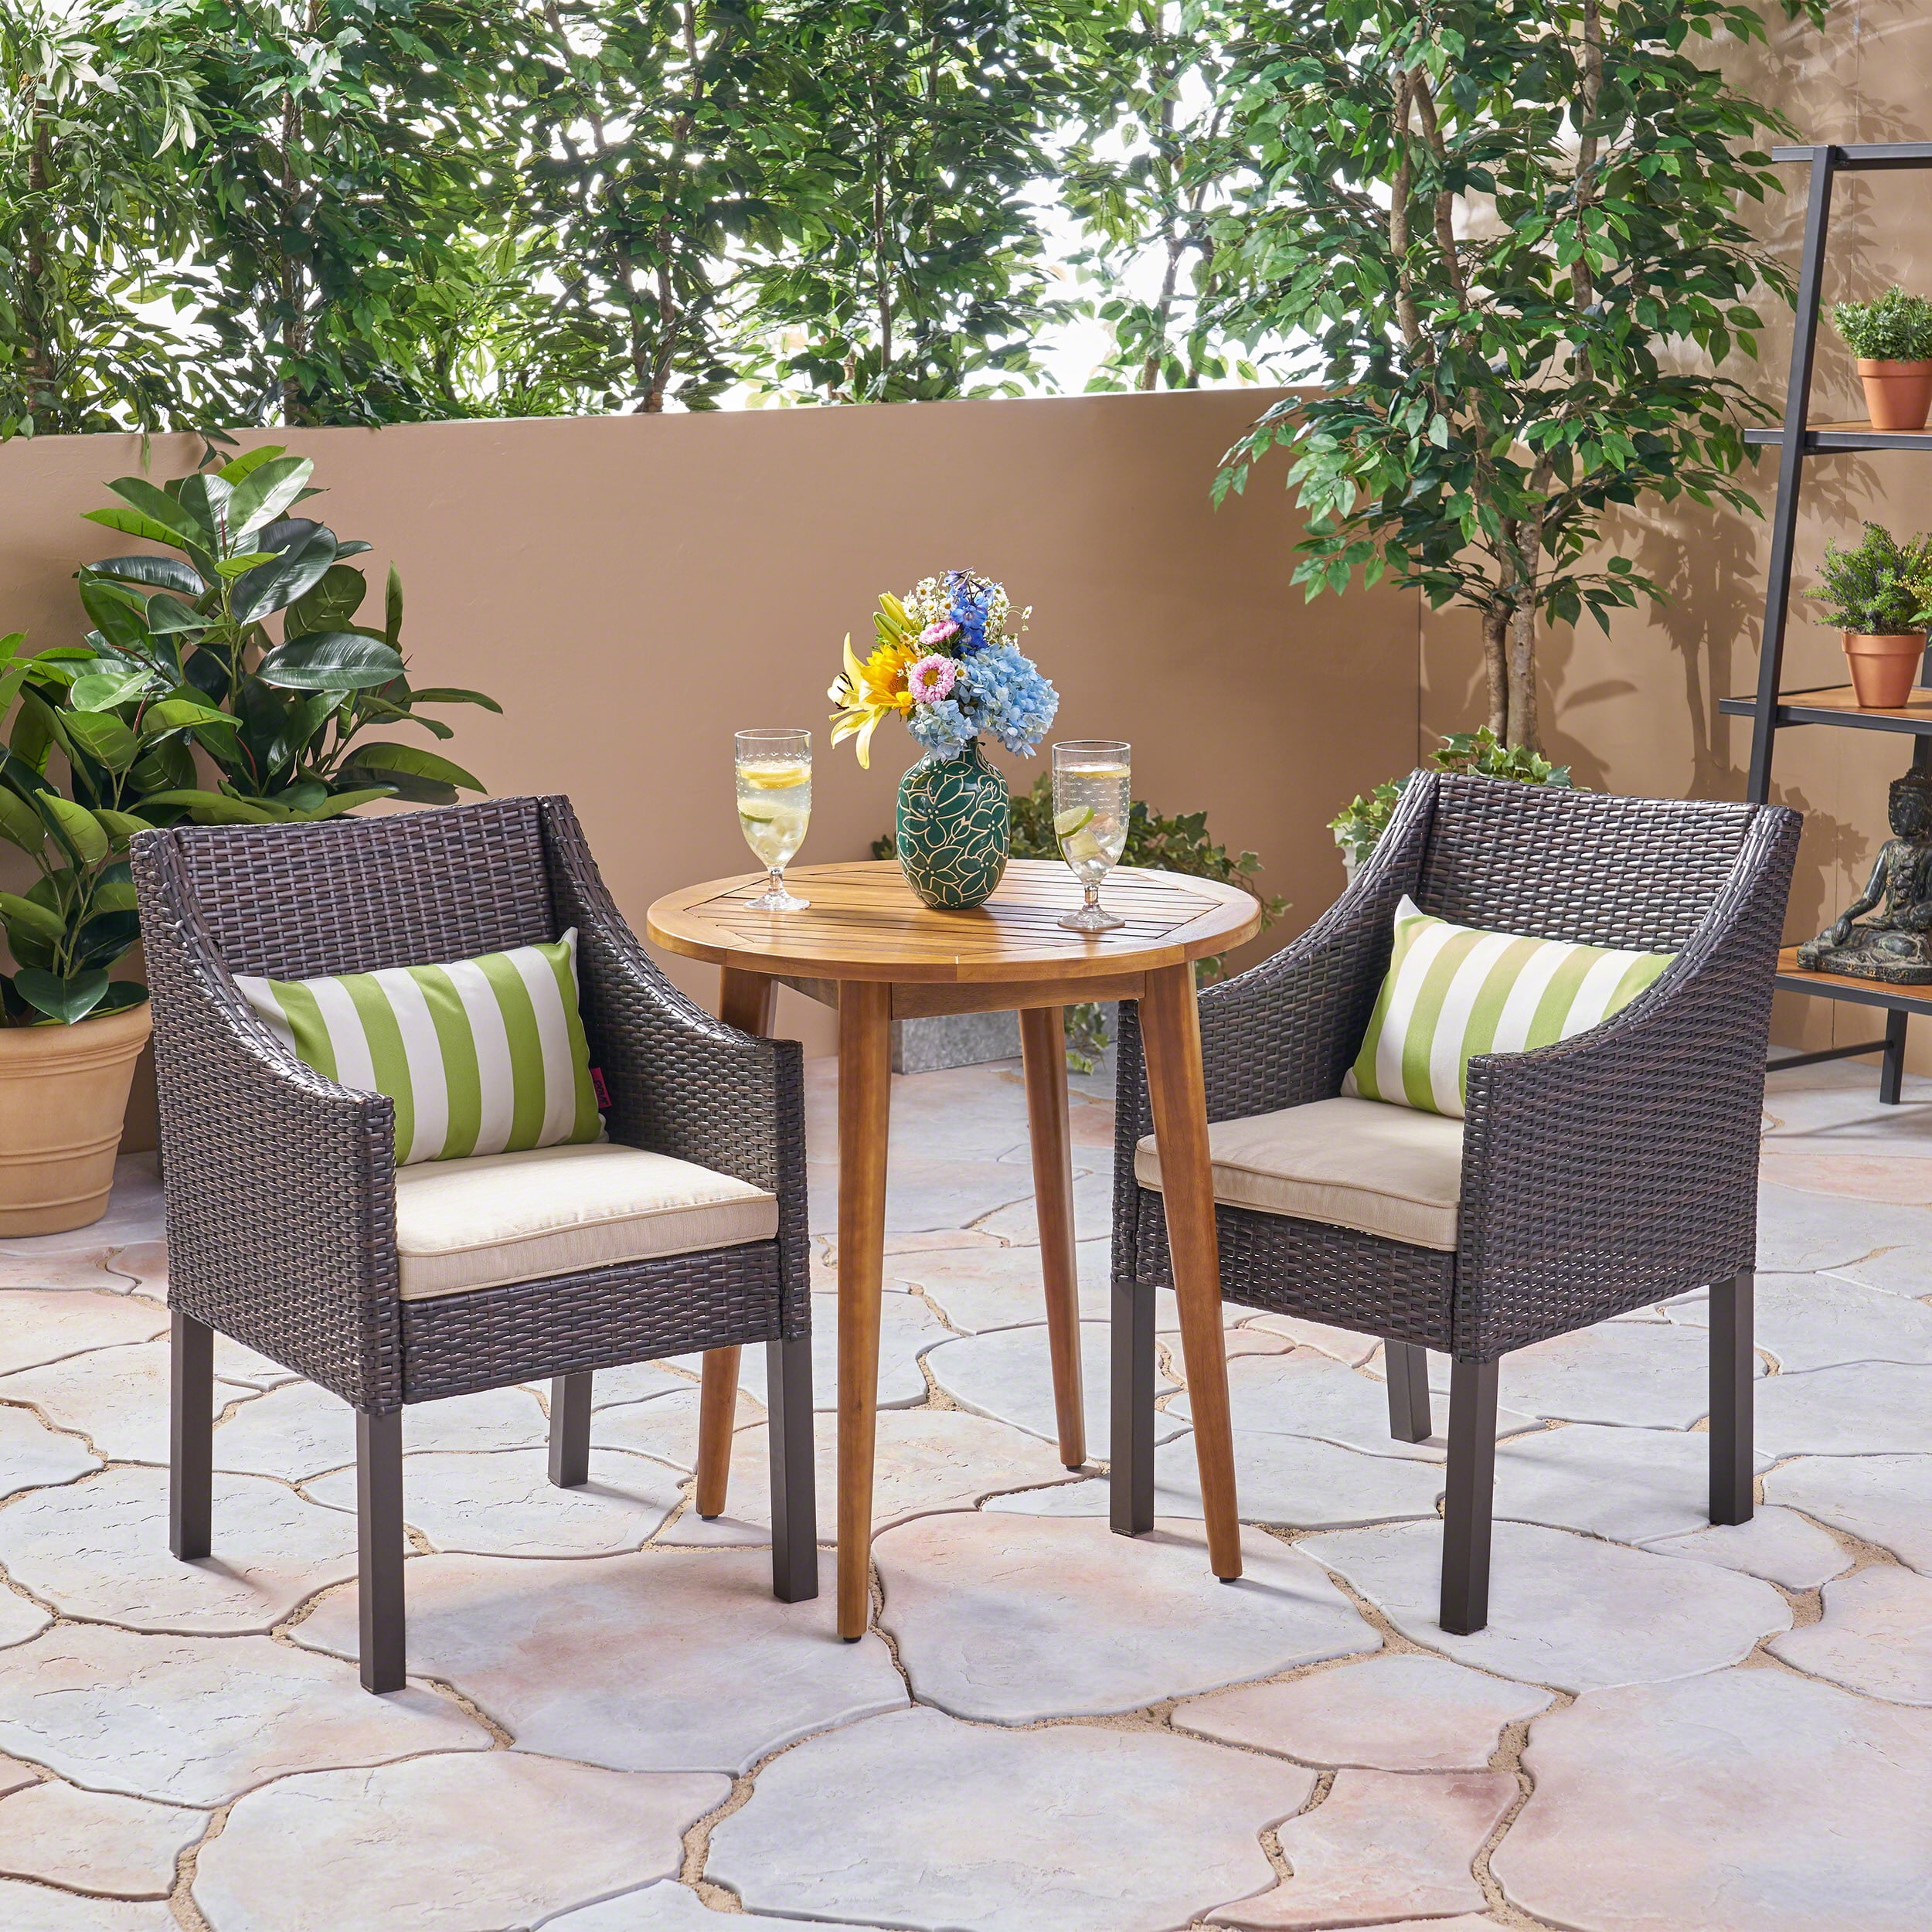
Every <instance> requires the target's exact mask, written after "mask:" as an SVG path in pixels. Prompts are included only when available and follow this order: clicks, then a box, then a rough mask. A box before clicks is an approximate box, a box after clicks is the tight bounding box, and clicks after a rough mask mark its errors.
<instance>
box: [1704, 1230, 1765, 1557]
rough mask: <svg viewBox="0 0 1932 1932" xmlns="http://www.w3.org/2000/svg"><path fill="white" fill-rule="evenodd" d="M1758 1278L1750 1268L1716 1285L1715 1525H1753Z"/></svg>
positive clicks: (1713, 1371) (1713, 1336) (1713, 1393)
mask: <svg viewBox="0 0 1932 1932" xmlns="http://www.w3.org/2000/svg"><path fill="white" fill-rule="evenodd" d="M1756 1283H1757V1277H1756V1276H1755V1275H1754V1274H1753V1273H1752V1272H1751V1270H1749V1269H1748V1268H1747V1270H1745V1271H1744V1272H1743V1274H1738V1275H1733V1277H1731V1279H1730V1281H1713V1283H1712V1284H1711V1419H1710V1432H1711V1521H1712V1522H1715V1523H1727V1522H1750V1519H1751V1514H1752V1512H1753V1509H1754V1508H1755V1507H1756V1505H1755V1502H1754V1499H1753V1496H1752V1494H1751V1481H1752V1476H1753V1470H1752V1467H1751V1464H1752V1449H1753V1434H1754V1432H1753V1426H1752V1420H1753V1417H1752V1400H1753V1391H1752V1385H1751V1377H1752V1375H1753V1371H1754V1370H1755V1369H1756V1367H1757V1362H1756V1359H1755V1355H1754V1351H1753V1348H1752V1345H1751V1326H1752V1325H1751V1304H1752V1301H1753V1289H1754V1287H1755V1286H1756Z"/></svg>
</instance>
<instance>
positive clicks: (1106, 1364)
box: [926, 1321, 1188, 1458]
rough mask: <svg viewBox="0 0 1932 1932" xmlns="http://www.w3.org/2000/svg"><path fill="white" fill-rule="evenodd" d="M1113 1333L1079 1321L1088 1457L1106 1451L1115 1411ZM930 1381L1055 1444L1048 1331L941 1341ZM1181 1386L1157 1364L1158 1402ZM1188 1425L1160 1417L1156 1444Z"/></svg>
mask: <svg viewBox="0 0 1932 1932" xmlns="http://www.w3.org/2000/svg"><path fill="white" fill-rule="evenodd" d="M1110 1336H1111V1329H1110V1328H1109V1326H1108V1325H1107V1323H1106V1322H1104V1321H1083V1322H1082V1323H1081V1324H1080V1381H1081V1395H1082V1397H1083V1409H1084V1411H1085V1413H1086V1417H1087V1453H1088V1454H1090V1455H1091V1456H1096V1457H1101V1458H1104V1457H1105V1456H1106V1454H1107V1442H1108V1438H1109V1432H1110V1430H1111V1423H1112V1411H1111V1406H1110V1405H1109V1403H1108V1400H1107V1391H1108V1389H1109V1388H1110V1387H1111V1386H1112V1375H1113V1355H1112V1345H1111V1340H1110ZM926 1366H927V1368H929V1369H931V1370H932V1372H933V1379H934V1381H935V1382H937V1383H938V1384H939V1386H940V1388H942V1389H944V1390H945V1392H946V1393H947V1394H948V1395H949V1396H951V1397H952V1399H953V1400H954V1401H955V1402H957V1403H958V1404H959V1405H960V1406H961V1408H963V1409H970V1410H972V1411H973V1412H974V1413H975V1414H976V1415H982V1416H988V1417H991V1418H992V1420H994V1421H995V1422H1010V1423H1012V1425H1013V1427H1015V1428H1016V1429H1024V1430H1026V1433H1027V1434H1029V1436H1038V1437H1040V1438H1041V1439H1042V1440H1043V1441H1046V1442H1051V1443H1057V1442H1058V1441H1059V1440H1060V1427H1059V1423H1058V1422H1057V1421H1056V1417H1055V1413H1054V1408H1053V1362H1052V1358H1051V1356H1050V1355H1049V1352H1048V1345H1047V1338H1046V1326H1045V1325H1044V1324H1042V1325H1039V1326H1038V1327H1027V1328H996V1329H995V1330H994V1331H993V1332H992V1333H990V1334H987V1335H966V1336H962V1337H961V1338H958V1339H957V1340H955V1341H951V1342H942V1343H940V1345H939V1346H938V1347H937V1348H936V1349H933V1350H932V1351H931V1352H930V1353H929V1354H928V1355H927V1357H926ZM1179 1386H1180V1385H1179V1383H1177V1382H1175V1380H1174V1379H1172V1377H1171V1376H1167V1375H1165V1374H1163V1373H1162V1372H1161V1370H1160V1369H1159V1368H1158V1366H1157V1367H1156V1369H1155V1375H1154V1389H1155V1396H1156V1398H1157V1399H1158V1397H1159V1396H1162V1395H1163V1394H1165V1393H1166V1392H1167V1391H1168V1389H1175V1388H1179ZM1187 1427H1188V1424H1187V1423H1186V1421H1185V1420H1184V1419H1183V1418H1182V1417H1179V1416H1172V1415H1165V1414H1162V1415H1157V1416H1156V1417H1155V1419H1154V1440H1155V1441H1156V1442H1167V1441H1170V1440H1172V1439H1173V1437H1175V1436H1177V1435H1179V1434H1182V1431H1183V1430H1185V1429H1186V1428H1187Z"/></svg>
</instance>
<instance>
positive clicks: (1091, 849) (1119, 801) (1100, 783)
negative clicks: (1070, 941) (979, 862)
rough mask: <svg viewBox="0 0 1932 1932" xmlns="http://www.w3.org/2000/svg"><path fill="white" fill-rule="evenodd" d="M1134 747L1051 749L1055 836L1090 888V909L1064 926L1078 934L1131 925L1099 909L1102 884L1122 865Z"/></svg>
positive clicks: (1100, 741)
mask: <svg viewBox="0 0 1932 1932" xmlns="http://www.w3.org/2000/svg"><path fill="white" fill-rule="evenodd" d="M1132 750H1133V747H1131V746H1130V745H1125V744H1122V743H1120V742H1119V740H1117V739H1111V738H1080V739H1074V740H1070V741H1069V742H1068V743H1064V744H1056V746H1054V747H1053V831H1054V832H1055V834H1056V836H1057V837H1058V838H1059V840H1060V856H1061V857H1062V858H1063V859H1065V860H1066V862H1067V864H1068V866H1070V867H1071V868H1072V869H1073V876H1074V877H1075V878H1076V879H1078V880H1079V881H1080V883H1081V885H1082V886H1084V887H1085V888H1086V892H1087V899H1086V903H1084V904H1083V906H1081V907H1080V910H1078V911H1077V912H1071V913H1067V914H1066V916H1065V917H1063V918H1062V919H1061V920H1060V922H1059V923H1060V924H1061V925H1063V926H1065V927H1068V928H1069V929H1070V930H1072V931H1073V932H1077V933H1104V932H1111V930H1113V929H1114V927H1117V926H1124V925H1125V924H1126V923H1127V922H1126V920H1124V919H1116V918H1115V917H1114V915H1113V914H1112V913H1110V912H1108V911H1107V910H1105V909H1104V907H1103V906H1101V904H1100V881H1101V880H1102V879H1104V878H1105V877H1106V876H1107V873H1108V872H1111V870H1112V869H1113V868H1114V866H1116V865H1117V864H1118V863H1119V862H1120V857H1121V849H1122V848H1123V847H1124V845H1126V843H1127V815H1128V807H1129V805H1130V804H1131V798H1132V771H1131V753H1132Z"/></svg>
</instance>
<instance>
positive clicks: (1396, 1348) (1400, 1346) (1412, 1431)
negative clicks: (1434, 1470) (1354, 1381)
mask: <svg viewBox="0 0 1932 1932" xmlns="http://www.w3.org/2000/svg"><path fill="white" fill-rule="evenodd" d="M1382 1354H1383V1369H1384V1372H1386V1375H1387V1376H1388V1378H1389V1434H1390V1435H1392V1436H1393V1437H1395V1439H1396V1441H1397V1442H1427V1440H1429V1438H1430V1435H1431V1434H1433V1433H1434V1429H1435V1423H1434V1419H1433V1418H1432V1417H1430V1413H1429V1351H1428V1350H1427V1349H1425V1348H1424V1347H1423V1345H1422V1344H1421V1343H1420V1342H1383V1345H1382Z"/></svg>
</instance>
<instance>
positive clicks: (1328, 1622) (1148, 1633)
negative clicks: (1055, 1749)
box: [872, 1511, 1382, 1724]
mask: <svg viewBox="0 0 1932 1932" xmlns="http://www.w3.org/2000/svg"><path fill="white" fill-rule="evenodd" d="M1241 1550H1242V1565H1243V1573H1242V1576H1241V1578H1240V1581H1239V1582H1238V1583H1233V1584H1225V1583H1222V1582H1220V1581H1219V1580H1218V1579H1217V1578H1216V1577H1215V1576H1214V1574H1213V1572H1212V1571H1211V1570H1209V1567H1208V1560H1207V1544H1206V1539H1205V1537H1204V1536H1203V1535H1202V1531H1201V1529H1199V1527H1198V1526H1196V1525H1194V1524H1192V1523H1187V1522H1158V1521H1157V1522H1156V1523H1155V1526H1154V1529H1153V1531H1152V1532H1151V1534H1150V1535H1148V1536H1138V1537H1126V1536H1115V1535H1114V1534H1113V1532H1111V1530H1110V1529H1108V1527H1107V1524H1106V1523H1105V1522H1102V1521H1100V1520H1098V1519H1094V1518H1086V1519H1079V1518H1075V1519H1066V1518H1060V1519H1055V1518H1052V1517H1040V1516H1012V1515H1001V1516H996V1515H987V1514H985V1513H982V1512H978V1511H966V1512H960V1513H957V1514H954V1515H940V1516H923V1517H921V1518H920V1519H919V1520H918V1521H917V1522H911V1523H907V1524H906V1525H904V1526H903V1527H902V1528H900V1529H895V1530H893V1532H891V1533H890V1534H889V1535H888V1536H882V1537H880V1538H879V1541H878V1543H877V1544H876V1546H875V1548H874V1549H873V1553H872V1555H873V1560H874V1562H875V1563H876V1564H877V1565H878V1568H879V1580H880V1581H881V1583H883V1586H884V1588H885V1608H884V1610H883V1612H882V1613H881V1615H880V1617H879V1622H880V1625H881V1627H882V1628H883V1629H885V1630H886V1631H888V1632H889V1633H890V1634H891V1635H892V1636H893V1638H894V1639H895V1640H896V1642H897V1645H898V1647H899V1659H900V1664H901V1665H903V1668H905V1670H906V1674H907V1675H908V1676H909V1677H910V1679H911V1680H912V1688H913V1696H914V1697H916V1698H917V1699H920V1701H921V1702H924V1703H929V1704H934V1705H936V1706H938V1708H939V1709H941V1710H943V1711H947V1712H949V1713H951V1714H952V1715H953V1716H955V1717H968V1718H978V1719H982V1720H986V1721H989V1722H992V1723H998V1724H1026V1723H1034V1722H1036V1721H1037V1720H1039V1719H1042V1718H1049V1717H1076V1716H1105V1715H1107V1714H1110V1713H1117V1712H1121V1711H1131V1710H1137V1709H1139V1708H1140V1707H1141V1706H1143V1705H1146V1704H1151V1703H1155V1702H1158V1701H1160V1700H1161V1699H1164V1698H1168V1697H1172V1696H1177V1695H1182V1694H1185V1693H1186V1692H1193V1691H1204V1690H1213V1689H1219V1688H1220V1687H1221V1686H1222V1685H1226V1684H1233V1683H1240V1682H1245V1681H1247V1680H1248V1679H1253V1678H1257V1677H1269V1676H1272V1675H1274V1674H1275V1673H1276V1672H1278V1671H1284V1670H1291V1669H1293V1668H1295V1667H1296V1666H1298V1665H1303V1664H1313V1663H1318V1662H1323V1661H1325V1659H1327V1658H1333V1657H1342V1656H1347V1655H1350V1654H1351V1653H1352V1652H1358V1651H1373V1650H1376V1649H1379V1648H1380V1647H1381V1643H1382V1639H1381V1638H1379V1636H1378V1635H1377V1634H1376V1632H1375V1631H1374V1630H1373V1629H1372V1628H1370V1626H1369V1624H1366V1623H1365V1622H1364V1621H1362V1617H1361V1616H1360V1615H1359V1614H1358V1613H1357V1611H1355V1607H1354V1606H1353V1605H1352V1604H1350V1603H1349V1600H1348V1599H1347V1598H1346V1597H1345V1596H1343V1595H1342V1592H1341V1591H1340V1590H1338V1589H1336V1587H1335V1585H1334V1583H1332V1581H1331V1580H1329V1578H1328V1575H1327V1573H1325V1571H1324V1570H1321V1568H1320V1567H1319V1566H1318V1565H1316V1564H1315V1563H1310V1562H1309V1561H1308V1559H1307V1558H1306V1557H1305V1556H1299V1555H1298V1554H1297V1553H1295V1552H1294V1550H1293V1549H1289V1548H1288V1547H1287V1546H1286V1545H1285V1544H1283V1543H1279V1542H1277V1540H1276V1539H1274V1537H1272V1536H1268V1535H1267V1534H1266V1533H1265V1532H1263V1531H1260V1530H1249V1531H1247V1532H1245V1533H1244V1534H1243V1536H1242V1539H1241ZM1095 1604H1106V1605H1107V1614H1106V1616H1105V1617H1104V1618H1096V1617H1095V1616H1094V1605H1095Z"/></svg>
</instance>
